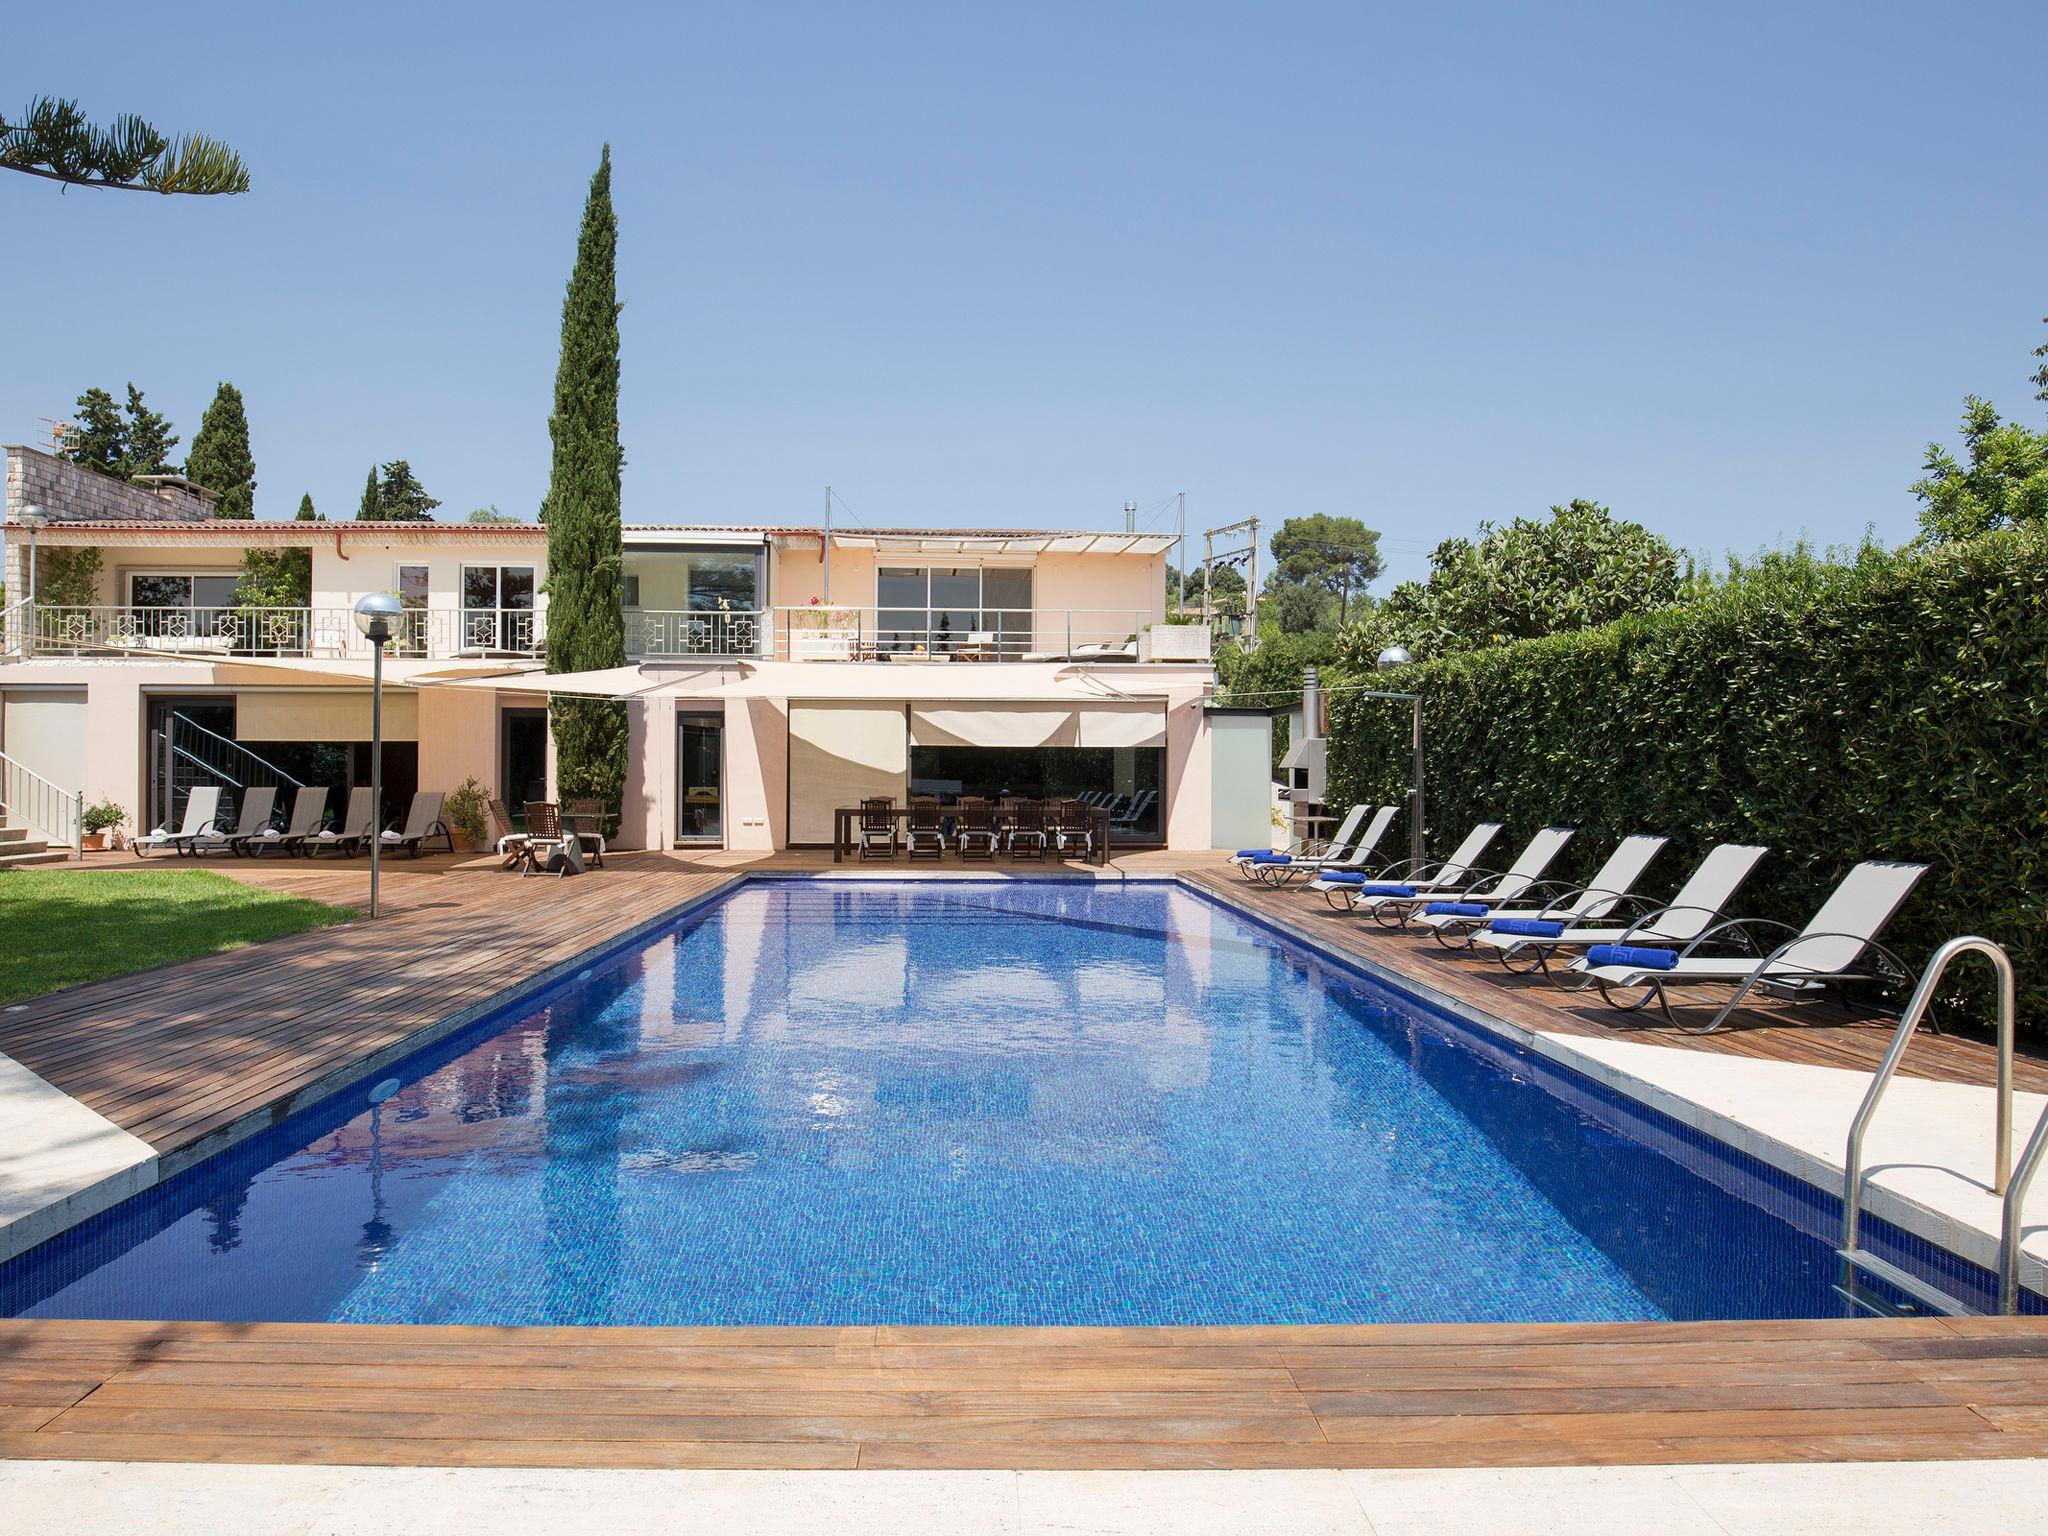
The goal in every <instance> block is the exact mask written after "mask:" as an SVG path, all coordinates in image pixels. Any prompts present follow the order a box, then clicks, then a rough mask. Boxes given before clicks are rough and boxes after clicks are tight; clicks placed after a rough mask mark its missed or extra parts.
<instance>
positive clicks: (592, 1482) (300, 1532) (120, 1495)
mask: <svg viewBox="0 0 2048 1536" xmlns="http://www.w3.org/2000/svg"><path fill="white" fill-rule="evenodd" d="M0 1504H4V1506H5V1507H6V1508H7V1510H8V1511H9V1513H10V1514H11V1515H12V1516H13V1517H14V1518H15V1519H16V1520H18V1521H19V1522H20V1523H21V1524H22V1526H23V1528H24V1529H31V1530H49V1531H62V1532H64V1533H65V1536H135V1533H136V1532H138V1531H149V1532H162V1533H167V1536H185V1533H204V1536H215V1533H217V1532H221V1531H234V1532H236V1533H238V1536H360V1533H364V1532H374V1533H378V1536H388V1533H398V1532H403V1533H405V1536H443V1533H445V1536H474V1533H476V1532H478V1531H497V1530H503V1531H509V1532H530V1531H570V1530H598V1531H603V1532H605V1533H606V1536H679V1533H696V1532H728V1531H730V1532H744V1533H746V1536H906V1533H922V1532H927V1531H932V1532H946V1533H949V1536H1086V1533H1092V1532H1120V1533H1125V1536H1647V1533H1655V1536H1991V1533H1999V1536H2008V1533H2009V1536H2020V1533H2023V1532H2038V1531H2040V1530H2042V1528H2043V1523H2042V1516H2041V1511H2042V1510H2043V1509H2048V1462H2040V1461H2005V1462H1950V1463H1946V1464H1944V1465H1941V1466H1928V1465H1926V1464H1925V1463H1919V1462H1913V1463H1901V1462H1861V1463H1857V1464H1854V1465H1842V1464H1832V1465H1831V1464H1826V1463H1820V1464H1807V1465H1803V1466H1799V1465H1795V1466H1768V1465H1764V1466H1758V1465H1747V1466H1745V1465H1719V1466H1696V1467H1669V1468H1667V1467H1561V1468H1543V1469H1539V1470H1516V1471H1451V1472H1444V1471H1346V1472H863V1473H844V1472H804V1473H776V1472H661V1471H647V1472H589V1471H516V1472H515V1471H479V1470H474V1469H466V1468H413V1467H408V1468H363V1467H334V1466H307V1467H270V1466H220V1465H206V1466H193V1465H161V1466H132V1465H130V1466H123V1465H108V1464H106V1463H79V1462H16V1463H13V1464H11V1465H0Z"/></svg>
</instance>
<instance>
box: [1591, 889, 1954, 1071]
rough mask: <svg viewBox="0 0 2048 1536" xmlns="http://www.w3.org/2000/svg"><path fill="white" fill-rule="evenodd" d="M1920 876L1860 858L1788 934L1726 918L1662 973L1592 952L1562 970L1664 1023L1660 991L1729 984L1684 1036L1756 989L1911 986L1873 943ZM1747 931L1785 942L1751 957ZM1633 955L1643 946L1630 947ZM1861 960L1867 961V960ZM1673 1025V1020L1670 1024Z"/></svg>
mask: <svg viewBox="0 0 2048 1536" xmlns="http://www.w3.org/2000/svg"><path fill="white" fill-rule="evenodd" d="M1926 873H1927V866H1926V865H1925V864H1896V863H1891V862H1888V861H1883V860H1876V859H1871V860H1866V861H1865V862H1863V863H1861V864H1858V865H1857V866H1856V867H1855V868H1854V869H1852V870H1850V871H1849V873H1848V874H1846V875H1844V876H1843V877H1842V883H1841V884H1840V885H1838V886H1836V887H1835V890H1834V894H1833V895H1831V896H1829V897H1828V899H1827V900H1826V901H1824V902H1822V903H1821V908H1820V910H1819V911H1818V912H1816V913H1814V915H1813V919H1812V921H1810V922H1809V923H1807V925H1806V926H1805V927H1804V928H1800V929H1794V928H1793V927H1792V925H1791V924H1790V923H1780V922H1775V921H1773V920H1771V919H1769V918H1758V917H1748V918H1733V919H1731V920H1729V921H1727V922H1724V923H1717V924H1715V925H1714V926H1713V927H1712V928H1709V929H1707V930H1706V932H1704V933H1702V934H1701V935H1700V936H1699V937H1698V938H1696V939H1694V940H1692V941H1691V942H1690V943H1688V944H1686V945H1685V946H1684V947H1683V948H1681V949H1679V950H1677V951H1676V955H1677V959H1676V961H1675V962H1674V963H1673V964H1671V965H1670V966H1669V967H1668V968H1666V967H1662V966H1650V965H1645V964H1631V963H1626V962H1624V963H1619V964H1603V963H1595V954H1594V953H1589V954H1586V955H1581V956H1580V957H1579V958H1578V959H1576V960H1574V961H1572V962H1571V965H1570V966H1569V967H1568V969H1570V970H1573V971H1576V972H1578V973H1579V974H1580V975H1582V976H1584V977H1585V978H1586V979H1587V980H1588V981H1589V982H1590V983H1591V984H1592V985H1594V986H1596V987H1598V988H1599V989H1600V993H1601V996H1602V997H1603V998H1605V999H1606V1000H1607V1001H1608V1002H1610V1003H1614V1006H1615V1007H1617V1008H1621V1009H1624V1010H1628V1011H1632V1010H1634V1009H1637V1008H1641V1007H1643V1006H1645V1005H1646V1004H1648V1003H1649V1002H1651V1001H1652V1000H1654V1001H1655V1002H1656V1003H1657V1005H1658V1006H1659V1007H1660V1008H1662V1009H1663V1010H1664V1016H1665V1017H1666V1018H1670V1017H1671V1003H1670V1000H1669V998H1668V997H1666V995H1665V993H1666V991H1667V990H1668V989H1669V988H1671V987H1691V986H1732V987H1734V988H1735V995H1734V996H1733V997H1731V998H1729V999H1728V1001H1727V1003H1726V1004H1724V1005H1723V1006H1722V1008H1721V1010H1720V1011H1719V1012H1718V1013H1716V1014H1715V1015H1714V1017H1713V1018H1712V1020H1710V1021H1709V1022H1708V1023H1705V1024H1698V1025H1689V1026H1687V1032H1688V1033H1690V1034H1698V1035H1705V1034H1712V1033H1713V1032H1714V1031H1715V1030H1718V1029H1720V1028H1722V1027H1723V1026H1724V1025H1725V1024H1726V1023H1727V1021H1728V1016H1729V1015H1730V1014H1732V1013H1733V1012H1734V1011H1735V1010H1736V1009H1737V1008H1738V1007H1740V1006H1741V1005H1742V1000H1743V999H1744V998H1745V997H1747V996H1748V995H1749V994H1750V992H1751V991H1752V990H1753V989H1754V988H1757V987H1763V988H1765V989H1766V990H1767V991H1769V992H1770V993H1772V995H1774V996H1778V997H1806V996H1814V995H1819V994H1822V993H1825V992H1827V991H1829V990H1830V989H1832V988H1840V987H1844V986H1849V985H1853V984H1855V983H1858V982H1888V983H1894V984H1900V985H1904V986H1906V987H1909V988H1910V987H1911V986H1912V984H1913V980H1914V977H1913V971H1912V968H1911V967H1910V966H1908V965H1907V964H1906V963H1905V962H1904V961H1902V960H1900V959H1899V957H1898V956H1896V955H1894V954H1892V953H1891V951H1889V950H1887V949H1886V948H1885V947H1884V946H1883V945H1881V944H1879V943H1878V942H1877V935H1878V934H1879V933H1881V932H1882V931H1883V930H1884V926H1885V924H1886V923H1888V922H1890V921H1891V920H1892V914H1893V913H1895V912H1897V911H1898V910H1899V906H1900V904H1901V903H1902V902H1904V901H1905V899H1906V897H1907V896H1908V895H1910V894H1911V893H1912V890H1913V887H1914V886H1916V885H1918V884H1919V883H1920V877H1921V876H1922V875H1924V874H1926ZM1754 928H1761V929H1777V930H1780V931H1782V932H1784V933H1787V934H1790V935H1791V937H1790V938H1788V939H1786V940H1785V941H1784V942H1783V943H1781V944H1779V945H1778V947H1777V948H1776V949H1773V950H1772V951H1771V952H1770V953H1769V954H1765V955H1759V954H1756V953H1754V950H1755V949H1756V948H1757V947H1758V946H1757V945H1756V943H1755V940H1754V939H1752V938H1751V937H1750V930H1751V929H1754ZM1738 943H1740V944H1744V945H1747V946H1748V947H1749V948H1750V949H1751V950H1752V953H1749V954H1734V955H1730V954H1708V953H1702V952H1701V951H1702V950H1703V948H1706V947H1709V946H1714V947H1721V948H1726V947H1728V946H1731V945H1734V944H1738ZM1629 947H1630V948H1634V949H1640V948H1643V947H1645V946H1642V945H1640V944H1636V945H1631V946H1629ZM1866 955H1868V956H1870V957H1871V958H1869V959H1867V960H1866V958H1865V957H1866ZM1638 988H1639V989H1641V996H1640V997H1638V998H1636V999H1635V1000H1633V1001H1629V1002H1616V1001H1615V999H1614V996H1613V993H1614V992H1615V991H1616V990H1617V989H1622V990H1633V989H1638ZM1673 1022H1676V1021H1675V1020H1674V1021H1673Z"/></svg>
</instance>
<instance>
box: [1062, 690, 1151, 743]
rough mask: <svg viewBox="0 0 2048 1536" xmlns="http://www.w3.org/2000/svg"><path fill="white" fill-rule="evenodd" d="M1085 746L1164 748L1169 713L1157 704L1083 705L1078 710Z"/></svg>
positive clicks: (1148, 702)
mask: <svg viewBox="0 0 2048 1536" xmlns="http://www.w3.org/2000/svg"><path fill="white" fill-rule="evenodd" d="M1076 714H1077V715H1078V717H1079V720H1080V726H1081V745H1082V746H1084V747H1163V746H1165V745H1166V710H1165V708H1164V706H1162V705H1161V704H1160V703H1158V702H1157V701H1146V702H1143V703H1132V704H1084V705H1082V706H1081V707H1080V709H1079V710H1077V711H1076Z"/></svg>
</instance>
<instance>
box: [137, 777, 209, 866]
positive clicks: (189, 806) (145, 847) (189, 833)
mask: <svg viewBox="0 0 2048 1536" xmlns="http://www.w3.org/2000/svg"><path fill="white" fill-rule="evenodd" d="M219 810H220V786H219V785H218V784H201V785H200V786H198V787H197V788H196V789H194V790H192V791H191V792H190V793H189V794H187V795H186V796H185V819H184V821H182V822H181V823H179V825H178V827H177V828H176V830H173V829H172V828H170V827H168V826H163V827H158V828H157V829H156V830H155V831H154V832H146V833H144V834H143V835H142V836H141V837H132V838H130V839H129V840H128V846H129V847H131V848H133V849H134V850H135V856H136V857H137V858H138V859H146V858H148V857H149V856H150V854H152V853H154V852H155V851H156V850H157V849H159V848H176V847H177V846H178V845H179V844H181V843H183V842H185V841H187V840H188V839H190V838H194V837H197V836H198V835H199V834H200V833H202V832H204V831H206V830H207V829H208V828H210V827H211V826H212V825H213V818H214V816H215V815H216V814H217V813H218V812H219Z"/></svg>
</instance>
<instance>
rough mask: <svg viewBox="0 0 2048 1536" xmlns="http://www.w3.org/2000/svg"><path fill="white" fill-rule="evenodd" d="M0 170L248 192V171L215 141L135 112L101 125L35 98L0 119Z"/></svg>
mask: <svg viewBox="0 0 2048 1536" xmlns="http://www.w3.org/2000/svg"><path fill="white" fill-rule="evenodd" d="M0 169H5V170H10V171H20V172H22V173H23V174H24V175H28V176H42V177H46V178H47V179H49V180H51V181H61V182H64V183H65V184H66V185H68V186H74V187H115V188H119V189H120V190H122V191H125V192H161V193H164V194H165V195H170V194H172V193H183V194H186V195H189V196H195V197H214V196H219V195H222V194H226V193H235V192H246V191H248V190H249V168H248V167H247V166H245V165H243V164H242V158H241V156H239V155H237V154H236V153H235V152H234V151H233V150H232V149H230V148H228V147H227V145H225V144H223V143H221V142H220V141H219V140H218V139H209V138H207V137H206V136H205V135H203V134H196V133H193V134H186V135H184V136H183V137H181V138H167V137H165V135H164V134H162V133H160V132H159V131H158V130H157V129H155V128H153V127H152V126H150V124H148V123H146V122H144V121H143V120H142V119H141V118H139V117H137V116H135V115H134V114H133V113H123V114H122V115H121V116H119V117H117V118H115V119H114V121H113V123H112V124H111V125H110V126H108V127H105V128H101V127H97V126H95V125H94V124H92V123H91V122H88V121H87V120H86V117H85V114H84V113H82V112H80V111H79V110H78V103H77V102H75V101H66V100H61V99H58V98H55V97H50V96H38V97H36V98H35V100H33V101H31V102H30V103H29V104H28V109H27V110H26V111H25V112H23V113H22V114H21V116H20V117H19V118H18V119H15V120H12V121H10V120H8V119H7V118H4V117H0Z"/></svg>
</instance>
